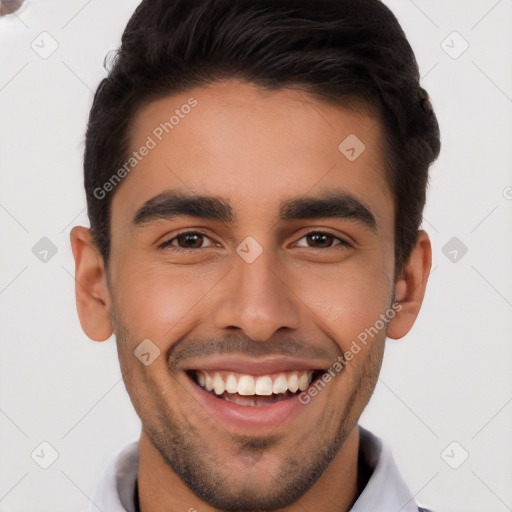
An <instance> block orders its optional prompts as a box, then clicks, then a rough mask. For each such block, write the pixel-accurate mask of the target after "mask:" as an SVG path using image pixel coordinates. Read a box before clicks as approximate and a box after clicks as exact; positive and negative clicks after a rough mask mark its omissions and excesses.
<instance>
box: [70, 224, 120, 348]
mask: <svg viewBox="0 0 512 512" xmlns="http://www.w3.org/2000/svg"><path fill="white" fill-rule="evenodd" d="M70 241H71V249H72V251H73V257H74V258H75V295H76V306H77V310H78V317H79V318H80V325H81V326H82V330H83V331H84V332H85V334H86V335H87V336H88V337H89V338H91V339H92V340H94V341H105V340H107V339H108V338H110V336H112V333H113V327H112V320H111V316H110V292H109V289H108V285H107V279H106V273H105V265H104V261H103V257H102V256H101V254H100V252H99V250H98V248H97V246H96V244H95V243H94V242H93V239H92V234H91V231H90V229H87V228H84V227H82V226H75V227H74V228H73V229H72V230H71V234H70Z"/></svg>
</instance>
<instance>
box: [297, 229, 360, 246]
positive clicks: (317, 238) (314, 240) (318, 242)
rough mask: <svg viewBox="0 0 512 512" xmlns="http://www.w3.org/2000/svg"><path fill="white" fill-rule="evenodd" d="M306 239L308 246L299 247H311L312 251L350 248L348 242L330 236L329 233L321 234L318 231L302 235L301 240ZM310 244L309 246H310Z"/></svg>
mask: <svg viewBox="0 0 512 512" xmlns="http://www.w3.org/2000/svg"><path fill="white" fill-rule="evenodd" d="M303 239H306V240H307V243H308V245H300V244H299V247H312V248H313V249H330V248H332V247H333V246H336V245H338V246H342V247H352V246H351V245H350V244H349V243H348V242H346V241H345V240H343V239H342V238H339V237H337V236H334V235H332V234H331V233H323V232H320V231H314V232H312V233H308V234H307V235H304V236H303V237H302V238H301V240H303ZM336 240H337V241H338V242H339V243H337V244H336V243H334V244H333V242H334V241H336ZM310 244H311V245H310Z"/></svg>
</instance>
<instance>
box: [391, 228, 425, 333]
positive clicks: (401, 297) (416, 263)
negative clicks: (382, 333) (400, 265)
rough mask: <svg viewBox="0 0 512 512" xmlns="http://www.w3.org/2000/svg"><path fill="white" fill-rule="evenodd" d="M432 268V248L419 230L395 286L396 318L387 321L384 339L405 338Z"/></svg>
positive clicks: (419, 306) (418, 308)
mask: <svg viewBox="0 0 512 512" xmlns="http://www.w3.org/2000/svg"><path fill="white" fill-rule="evenodd" d="M431 267H432V246H431V244H430V238H429V236H428V235H427V233H426V232H425V231H423V230H420V231H418V236H417V238H416V244H415V246H414V248H413V250H412V252H411V255H410V257H409V261H408V262H407V264H406V265H405V267H404V269H403V271H402V274H401V276H400V277H399V278H398V279H397V281H396V283H395V296H396V297H397V306H395V310H396V311H397V313H396V315H395V316H394V317H393V318H392V319H391V320H390V321H389V323H388V328H387V336H388V337H389V338H393V339H395V340H397V339H400V338H402V337H403V336H405V335H406V334H407V333H408V332H409V331H410V330H411V328H412V326H413V324H414V322H415V321H416V318H417V316H418V313H419V312H420V308H421V304H422V302H423V297H424V296H425V290H426V288H427V281H428V278H429V275H430V269H431Z"/></svg>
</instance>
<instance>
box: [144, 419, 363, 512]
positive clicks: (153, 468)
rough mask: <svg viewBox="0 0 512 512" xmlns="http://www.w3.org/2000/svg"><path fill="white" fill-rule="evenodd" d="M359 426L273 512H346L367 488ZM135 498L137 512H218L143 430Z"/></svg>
mask: <svg viewBox="0 0 512 512" xmlns="http://www.w3.org/2000/svg"><path fill="white" fill-rule="evenodd" d="M359 442H360V440H359V428H358V425H356V426H355V427H354V429H353V430H352V431H351V432H350V434H349V435H348V436H347V438H346V440H345V442H344V443H343V445H342V447H341V448H340V450H339V452H338V453H337V455H336V457H335V458H334V459H333V461H332V462H331V463H330V464H329V466H328V467H327V468H326V470H325V471H324V472H323V473H322V475H321V476H320V478H319V479H318V480H317V481H316V482H315V484H314V485H313V486H312V487H311V488H310V489H309V490H308V491H307V492H306V493H305V494H304V495H302V496H301V497H300V498H299V500H297V501H296V502H294V503H292V504H291V505H290V506H289V507H285V508H282V509H279V511H277V510H276V511H275V512H292V511H296V510H319V509H321V510H323V511H324V512H347V511H349V510H350V509H351V507H352V506H353V504H354V502H355V501H356V500H357V498H358V496H359V495H360V494H361V492H362V491H363V489H364V487H365V486H366V484H367V482H368V479H369V477H370V476H371V469H370V468H368V466H367V465H366V464H365V462H364V459H363V458H362V457H360V456H359ZM137 481H138V496H139V507H140V512H148V511H151V512H168V511H169V510H190V511H193V510H194V509H195V510H200V511H201V512H219V510H218V509H216V508H214V507H212V506H211V505H209V504H208V503H206V502H204V501H203V500H201V499H199V498H198V497H197V496H196V495H195V494H194V493H193V492H192V491H191V490H190V489H189V488H188V487H187V486H186V485H185V483H184V482H183V481H182V480H181V478H180V477H179V476H178V475H177V474H176V473H175V472H174V471H173V469H172V468H171V467H170V466H169V465H168V464H167V462H166V461H165V459H164V458H163V457H162V455H161V454H160V452H159V451H158V449H157V448H156V447H155V446H154V444H153V443H152V442H151V440H150V438H149V437H148V435H147V434H146V432H145V431H144V430H143V431H142V433H141V437H140V441H139V470H138V477H137Z"/></svg>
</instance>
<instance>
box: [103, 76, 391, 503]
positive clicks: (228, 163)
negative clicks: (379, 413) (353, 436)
mask: <svg viewBox="0 0 512 512" xmlns="http://www.w3.org/2000/svg"><path fill="white" fill-rule="evenodd" d="M191 98H193V100H191ZM185 105H189V107H190V108H187V107H184V106H185ZM176 111H177V112H176ZM175 112H176V118H175V119H174V120H173V125H172V128H169V126H167V127H166V128H167V131H166V130H165V129H163V128H162V126H164V125H162V123H165V122H166V121H169V118H170V117H171V115H173V114H174V113H175ZM177 119H179V120H178V121H177V122H176V120H177ZM354 135H355V136H356V137H357V139H359V142H358V141H357V139H355V138H354ZM148 137H149V139H148ZM347 137H350V138H349V139H348V142H346V143H344V144H342V143H343V141H345V139H347ZM380 137H381V132H380V128H379V125H378V124H377V123H376V121H375V119H373V118H372V117H370V116H367V115H365V114H362V113H357V112H353V111H349V110H345V109H343V108H340V107H335V106H333V105H330V104H327V103H323V102H321V101H319V100H317V99H313V98H312V97H311V96H308V95H307V94H305V93H303V92H299V91H296V90H291V89H285V90H280V91H272V92H269V91H264V90H262V89H260V88H257V87H256V86H254V85H250V84H247V83H243V82H238V81H227V82H222V83H216V84H214V85H211V86H209V87H203V88H197V89H193V90H190V91H188V92H187V93H184V94H180V95H177V96H173V97H169V98H165V99H162V100H158V101H155V102H153V103H150V104H149V105H147V106H145V107H144V108H143V109H141V110H140V111H139V112H138V114H137V116H136V118H135V119H134V120H133V125H132V132H131V142H132V144H131V149H132V151H139V150H140V148H141V147H142V146H144V145H146V146H147V147H150V149H149V150H148V151H147V152H146V151H144V150H142V151H139V153H147V154H146V155H145V156H144V157H143V158H141V159H140V161H138V162H137V164H136V166H134V167H133V170H131V171H130V173H129V175H128V176H127V177H126V178H125V179H124V181H123V182H122V183H121V184H120V185H118V186H117V190H116V191H115V195H114V197H113V201H112V205H111V206H112V208H111V260H110V270H109V276H108V299H107V300H106V304H107V305H108V309H109V312H110V314H111V316H112V322H113V327H114V331H115V333H116V338H117V344H118V353H119V360H120V365H121V369H122V373H123V378H124V382H125V385H126V388H127V391H128V393H129V395H130V398H131V400H132V403H133V405H134V407H135V410H136V411H137V413H138V415H139V416H140V418H141V420H142V424H143V430H144V432H145V433H146V434H147V436H148V437H149V438H150V439H151V442H152V443H153V445H154V446H155V447H156V449H157V450H158V451H159V452H160V454H161V455H162V457H163V458H164V459H165V460H166V461H167V463H168V465H169V466H170V467H171V468H172V469H173V471H174V472H175V473H176V474H177V475H179V477H180V478H181V479H182V480H183V481H184V482H185V483H186V484H187V486H188V487H189V488H190V489H191V490H192V491H193V492H194V493H195V494H196V495H198V496H199V497H200V498H202V499H203V500H204V501H206V502H208V503H210V504H211V505H213V506H216V507H219V508H222V509H225V510H242V509H244V510H257V509H264V508H267V509H270V508H278V507H284V506H286V505H288V504H290V503H293V502H294V501H295V500H297V499H298V498H299V497H300V496H301V495H303V494H304V493H305V492H306V491H307V490H308V489H310V488H311V486H312V485H313V484H314V483H315V482H316V481H317V479H318V478H319V477H320V475H322V473H323V472H324V471H325V470H326V468H328V466H329V464H330V463H331V466H332V465H333V464H336V463H342V461H340V460H338V459H337V457H339V454H340V448H341V447H342V446H343V443H344V442H345V441H346V440H347V439H348V436H349V434H350V433H351V432H353V431H354V428H355V427H356V425H357V421H358V419H359V416H360V414H361V412H362V411H363V409H364V407H365V406H366V404H367V402H368V400H369V398H370V396H371V394H372V392H373V389H374V386H375V383H376V381H377V377H378V373H379V369H380V366H381V361H382V355H383V349H384V341H385V337H386V326H384V327H383V322H382V318H383V315H386V313H387V312H388V313H389V310H390V308H391V305H392V302H393V299H394V295H395V291H396V290H395V285H396V283H395V282H394V281H393V270H394V243H393V241H394V227H393V226H394V206H393V198H392V195H391V192H390V189H389V185H388V183H387V181H386V178H385V174H384V170H383V169H384V161H385V160H384V159H385V155H384V154H383V152H382V151H381V150H380V146H379V142H380V140H381V139H380ZM150 139H151V141H152V142H150ZM361 143H363V144H364V148H365V149H364V151H363V152H361V151H360V149H361V148H362V146H361ZM340 144H341V150H340ZM352 147H353V148H354V149H355V150H354V151H351V149H350V148H352ZM348 157H350V158H348ZM354 157H356V158H354ZM372 328H373V330H372V331H371V332H372V333H373V335H372V336H366V342H365V343H362V342H361V341H360V340H361V339H362V338H361V333H363V332H365V330H366V332H368V329H372ZM363 337H364V336H363ZM143 340H146V341H144V343H143V344H142V345H141V343H142V342H143ZM147 340H149V341H147ZM358 340H359V341H358ZM354 342H356V344H357V345H358V347H359V350H357V352H356V349H354ZM134 351H135V352H136V353H139V355H140V353H143V354H144V355H143V356H142V357H141V358H140V359H139V358H138V357H136V356H135V355H134ZM350 354H352V356H351V355H350ZM141 359H142V361H143V362H141ZM336 361H338V363H339V364H338V365H336V364H335V363H336ZM333 365H334V366H333ZM340 366H341V367H342V368H341V369H340ZM328 369H331V372H330V375H331V377H332V378H330V379H326V378H325V375H326V374H325V373H323V372H325V371H326V370H328ZM308 386H309V387H308ZM298 387H299V388H298ZM297 388H298V389H297ZM313 388H316V392H314V391H311V390H312V389H313ZM301 390H302V394H301V393H300V392H301ZM329 467H330V466H329Z"/></svg>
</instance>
